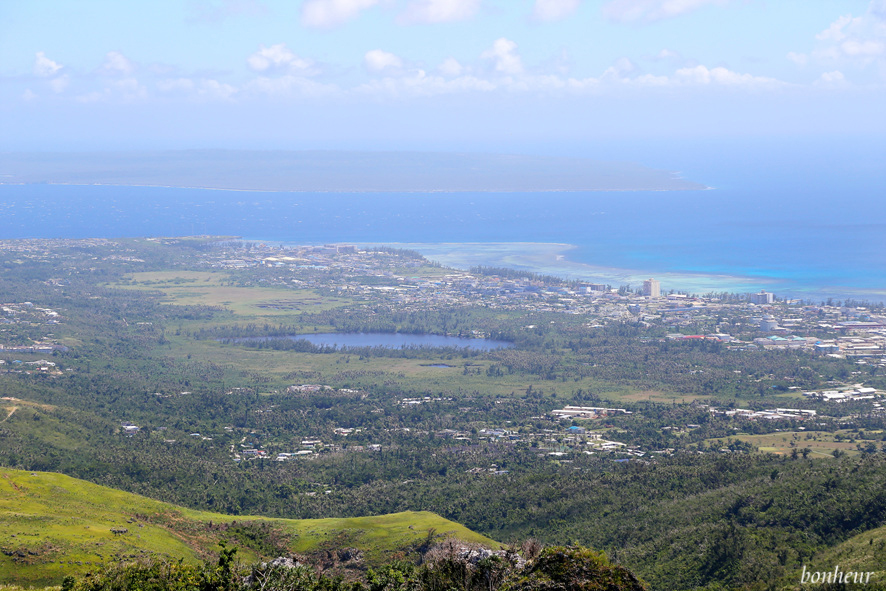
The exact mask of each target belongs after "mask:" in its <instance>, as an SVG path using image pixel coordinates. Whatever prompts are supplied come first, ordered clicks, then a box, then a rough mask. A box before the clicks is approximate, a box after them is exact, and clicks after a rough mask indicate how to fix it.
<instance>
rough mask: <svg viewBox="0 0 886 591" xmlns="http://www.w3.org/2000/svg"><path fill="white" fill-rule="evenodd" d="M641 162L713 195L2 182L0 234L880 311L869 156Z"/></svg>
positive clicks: (789, 153) (875, 192)
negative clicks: (234, 245)
mask: <svg viewBox="0 0 886 591" xmlns="http://www.w3.org/2000/svg"><path fill="white" fill-rule="evenodd" d="M850 148H852V146H850ZM616 149H617V148H616ZM622 149H623V150H625V151H627V150H628V147H627V146H623V147H622ZM631 149H632V150H633V151H634V153H635V154H636V152H637V151H638V148H637V147H636V146H634V147H631ZM647 150H648V153H646V154H640V155H641V156H643V157H644V158H645V160H641V161H643V163H644V164H650V165H652V166H656V167H661V168H671V169H676V168H679V169H680V170H682V171H683V175H684V176H685V177H686V178H688V179H691V180H694V181H698V182H702V183H705V184H707V185H709V186H712V187H713V190H707V191H631V192H562V193H363V194H345V193H271V192H249V191H236V192H234V191H217V190H202V189H176V188H159V187H109V186H59V185H24V186H14V185H6V186H0V236H2V237H4V238H24V237H45V238H56V237H64V238H78V237H117V236H158V235H191V234H219V235H239V236H243V237H245V238H247V239H252V240H261V241H269V242H281V243H287V244H305V243H331V242H346V243H358V244H366V243H379V244H393V243H397V244H404V245H409V246H410V247H413V248H416V249H417V250H419V251H420V252H422V253H424V254H426V255H427V256H429V257H430V258H432V259H434V260H439V261H441V262H443V263H445V264H450V265H454V266H459V267H468V266H471V265H475V264H484V265H497V266H510V267H518V268H523V269H528V270H532V271H536V272H541V273H551V274H556V275H561V276H568V277H571V278H581V279H587V280H591V281H599V282H605V283H610V284H612V285H622V284H626V283H629V284H633V285H635V286H636V285H638V283H639V281H641V280H642V279H643V278H645V277H647V276H655V277H656V278H659V279H660V280H661V281H662V287H663V289H665V290H670V289H674V290H682V291H689V292H694V293H706V292H710V291H721V290H722V291H734V292H745V291H756V290H759V289H761V288H765V289H767V290H770V291H775V292H776V293H777V294H778V295H783V296H792V297H802V298H809V299H814V300H818V299H826V298H828V297H834V298H846V297H854V298H857V299H870V300H886V248H884V246H886V238H884V236H886V207H883V206H882V203H881V201H882V196H883V195H886V173H884V171H883V167H882V165H881V162H883V161H884V160H881V159H880V158H881V157H882V152H883V149H882V147H880V146H876V147H872V146H869V145H868V146H864V145H859V146H854V149H847V147H846V146H845V145H844V146H842V147H839V148H837V147H835V146H830V145H827V144H824V143H821V144H820V145H818V146H817V147H816V146H815V145H814V144H808V145H801V144H799V143H795V144H791V145H786V144H781V145H778V144H776V145H770V146H769V147H768V149H766V148H761V146H760V145H750V144H748V145H745V146H741V145H735V144H730V145H728V146H723V145H720V146H709V147H707V148H705V149H702V148H700V147H697V148H696V149H695V150H693V152H694V153H688V152H687V153H683V154H678V153H677V152H668V151H666V150H662V149H661V146H659V147H658V148H656V147H655V146H648V147H647ZM639 151H640V152H642V151H643V147H640V148H639ZM593 156H598V155H596V154H593ZM619 156H621V154H619ZM635 158H636V156H635ZM638 159H639V158H638ZM681 162H682V163H685V164H689V165H690V166H686V165H682V166H681V165H680V163H681Z"/></svg>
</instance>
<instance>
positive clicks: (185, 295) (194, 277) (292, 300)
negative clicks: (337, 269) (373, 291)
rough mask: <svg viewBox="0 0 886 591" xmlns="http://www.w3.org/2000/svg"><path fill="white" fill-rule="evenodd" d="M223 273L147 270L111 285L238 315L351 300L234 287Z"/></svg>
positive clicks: (309, 309) (305, 291) (297, 309)
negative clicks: (148, 292)
mask: <svg viewBox="0 0 886 591" xmlns="http://www.w3.org/2000/svg"><path fill="white" fill-rule="evenodd" d="M230 279H231V278H230V276H229V275H228V274H226V273H221V272H217V273H213V272H210V271H149V272H144V273H133V274H131V275H129V276H128V277H127V281H126V282H125V283H120V284H115V285H113V287H116V288H121V289H140V290H151V291H159V292H161V293H162V294H163V296H164V298H163V300H162V301H163V302H165V303H168V304H174V305H180V306H219V307H223V308H226V309H227V310H229V311H231V312H233V313H234V314H236V315H238V316H254V317H257V318H258V319H260V318H266V317H273V318H274V319H275V320H280V318H279V317H280V316H288V315H294V314H300V313H302V312H320V311H323V310H329V309H331V308H335V307H338V306H343V305H346V304H350V303H352V302H351V301H350V300H348V299H346V298H340V297H329V296H320V295H318V294H317V293H315V292H314V291H312V290H309V289H286V288H279V287H236V286H232V285H229V284H228V282H229V281H230Z"/></svg>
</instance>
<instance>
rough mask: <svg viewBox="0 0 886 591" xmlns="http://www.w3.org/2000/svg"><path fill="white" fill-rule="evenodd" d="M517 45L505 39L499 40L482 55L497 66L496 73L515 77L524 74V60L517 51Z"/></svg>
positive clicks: (481, 55)
mask: <svg viewBox="0 0 886 591" xmlns="http://www.w3.org/2000/svg"><path fill="white" fill-rule="evenodd" d="M516 49H517V44H516V43H514V42H513V41H511V40H509V39H505V38H504V37H502V38H500V39H497V40H496V41H495V43H493V44H492V48H491V49H488V50H486V51H484V52H483V53H482V54H480V57H481V58H482V59H485V60H491V61H492V62H493V63H494V65H495V71H496V72H501V73H502V74H508V75H514V74H522V73H523V60H521V59H520V56H519V55H517V52H516V51H515V50H516Z"/></svg>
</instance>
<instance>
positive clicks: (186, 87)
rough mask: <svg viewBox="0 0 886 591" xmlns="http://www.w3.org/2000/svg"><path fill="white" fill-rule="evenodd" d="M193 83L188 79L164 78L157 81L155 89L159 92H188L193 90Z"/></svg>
mask: <svg viewBox="0 0 886 591" xmlns="http://www.w3.org/2000/svg"><path fill="white" fill-rule="evenodd" d="M194 86H195V84H194V81H193V80H191V79H190V78H164V79H163V80H158V81H157V89H158V90H160V91H161V92H189V91H192V90H194Z"/></svg>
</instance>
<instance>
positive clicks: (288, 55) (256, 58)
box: [246, 43, 314, 74]
mask: <svg viewBox="0 0 886 591" xmlns="http://www.w3.org/2000/svg"><path fill="white" fill-rule="evenodd" d="M246 63H247V64H249V67H250V68H252V69H253V70H255V71H256V72H269V71H281V72H283V71H289V72H292V73H302V74H310V73H314V72H313V67H314V62H313V61H311V60H309V59H305V58H300V57H298V56H297V55H295V54H294V53H292V51H290V50H289V48H287V47H286V44H285V43H277V44H275V45H271V46H270V47H265V46H264V45H262V46H261V48H260V49H259V50H258V51H256V52H255V53H253V54H252V55H250V56H249V57H248V58H246Z"/></svg>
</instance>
